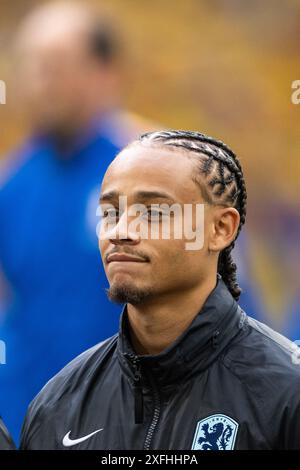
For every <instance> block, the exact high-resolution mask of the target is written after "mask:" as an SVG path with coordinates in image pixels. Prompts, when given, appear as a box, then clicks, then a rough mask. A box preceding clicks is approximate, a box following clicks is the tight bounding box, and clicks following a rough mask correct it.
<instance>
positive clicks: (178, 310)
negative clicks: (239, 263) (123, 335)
mask: <svg viewBox="0 0 300 470" xmlns="http://www.w3.org/2000/svg"><path fill="white" fill-rule="evenodd" d="M215 286H216V277H215V276H214V277H212V278H210V279H207V281H205V282H203V283H202V284H201V286H197V287H196V288H194V289H191V290H189V291H183V292H180V294H178V292H176V293H174V294H168V295H166V296H159V297H157V298H155V299H153V300H150V301H147V303H146V304H143V305H132V304H127V313H128V320H129V325H130V337H131V342H132V345H133V348H134V350H135V352H136V353H137V354H139V355H147V354H150V355H156V354H159V353H161V352H162V351H164V350H165V349H166V348H168V347H169V346H170V345H171V344H172V343H173V342H174V341H175V340H176V339H177V338H178V337H179V336H180V335H181V334H182V333H183V332H184V331H185V330H186V329H187V328H188V327H189V325H190V324H191V323H192V321H193V320H194V318H195V317H196V316H197V314H198V313H199V311H200V310H201V308H202V307H203V305H204V303H205V301H206V299H207V297H208V296H209V294H210V293H211V292H212V290H213V289H214V288H215Z"/></svg>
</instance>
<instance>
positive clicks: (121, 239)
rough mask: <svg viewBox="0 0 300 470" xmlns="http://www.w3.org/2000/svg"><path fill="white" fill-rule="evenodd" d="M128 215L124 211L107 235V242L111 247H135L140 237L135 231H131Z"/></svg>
mask: <svg viewBox="0 0 300 470" xmlns="http://www.w3.org/2000/svg"><path fill="white" fill-rule="evenodd" d="M128 219H129V217H128V213H127V211H124V212H123V214H122V215H121V217H120V218H119V220H118V223H117V224H115V226H114V227H113V228H112V230H111V231H110V232H109V234H108V238H109V241H110V242H111V243H112V244H113V245H137V244H139V242H140V240H141V237H140V235H139V234H138V233H137V231H136V230H134V229H133V226H132V224H130V220H128Z"/></svg>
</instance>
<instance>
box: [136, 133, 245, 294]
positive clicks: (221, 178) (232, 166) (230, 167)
mask: <svg viewBox="0 0 300 470" xmlns="http://www.w3.org/2000/svg"><path fill="white" fill-rule="evenodd" d="M139 142H140V143H141V142H142V143H148V144H150V145H151V144H158V145H163V146H170V147H172V148H176V147H178V148H182V149H184V150H185V151H187V152H188V153H189V154H190V156H192V157H193V158H194V157H195V154H198V155H197V157H199V158H197V169H198V170H199V174H198V175H196V176H195V177H194V178H193V179H194V181H195V182H196V183H198V184H199V183H200V182H199V176H200V177H202V179H203V178H204V179H205V182H206V185H205V187H203V184H201V183H200V184H201V190H202V193H203V197H204V199H205V200H206V202H208V203H209V204H216V205H223V206H225V207H234V208H235V209H237V211H238V212H239V214H240V223H239V227H238V230H237V233H236V236H235V239H234V240H233V241H232V242H231V244H230V245H229V246H228V247H226V248H224V249H223V250H222V251H221V253H220V255H219V259H218V267H217V270H218V273H219V274H220V275H221V276H222V279H223V281H224V282H225V284H226V285H227V287H228V289H229V291H230V292H231V294H232V296H233V297H234V299H235V300H238V299H239V297H240V294H241V292H242V290H241V288H240V287H239V285H238V282H237V277H236V271H237V267H236V264H235V263H234V262H233V259H232V254H231V251H232V250H233V248H234V245H235V241H236V239H237V237H238V236H239V233H240V231H241V228H242V226H243V224H244V223H245V219H246V202H247V191H246V184H245V180H244V176H243V171H242V167H241V164H240V162H239V160H238V158H237V156H236V155H235V154H234V153H233V151H232V150H231V149H230V148H229V147H227V145H225V144H224V143H223V142H221V141H220V140H216V139H214V138H213V137H209V136H207V135H205V134H201V133H200V132H193V131H181V130H180V131H177V130H167V131H158V132H148V133H146V134H142V135H141V136H140V138H139Z"/></svg>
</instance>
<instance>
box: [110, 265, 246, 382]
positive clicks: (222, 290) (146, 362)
mask: <svg viewBox="0 0 300 470" xmlns="http://www.w3.org/2000/svg"><path fill="white" fill-rule="evenodd" d="M245 319H246V315H245V313H244V312H243V311H242V309H241V308H240V307H239V306H238V304H237V303H236V301H235V300H234V299H233V297H232V295H231V293H230V292H229V290H228V288H227V286H226V285H225V283H224V281H223V280H222V278H221V276H220V275H219V274H218V277H217V284H216V287H215V288H214V290H213V291H212V292H211V293H210V295H209V296H208V298H207V300H206V302H205V304H204V305H203V307H202V309H201V310H200V311H199V313H198V315H197V316H196V317H195V318H194V320H193V322H192V323H191V325H190V326H189V327H188V329H187V330H185V331H184V332H183V334H181V335H180V336H179V338H177V340H176V341H175V342H174V343H172V344H171V346H169V347H168V348H167V349H165V350H164V351H163V352H162V353H160V354H157V355H154V356H151V355H147V356H138V355H137V354H136V353H135V351H134V350H133V348H132V345H131V342H130V339H129V338H130V337H129V323H128V316H127V308H126V306H125V307H124V309H123V312H122V315H121V319H120V329H119V335H118V347H117V354H118V358H119V362H120V366H121V368H122V369H123V371H124V372H125V374H126V375H127V376H128V377H129V378H130V379H131V380H132V381H133V383H134V381H138V380H139V379H141V380H143V377H145V376H147V375H148V374H151V376H152V377H153V379H155V381H156V383H158V385H159V386H161V387H164V386H168V385H170V386H171V385H172V384H173V385H174V384H176V383H178V382H179V381H180V382H181V381H182V380H188V379H189V378H191V377H192V376H193V375H195V374H198V373H200V372H201V371H203V370H205V369H206V368H207V367H209V365H210V364H211V363H213V362H214V361H215V360H216V358H217V357H218V356H219V355H220V354H221V352H222V351H223V350H224V348H225V347H226V346H227V345H228V344H229V343H230V341H231V340H232V338H233V337H234V336H235V335H236V334H237V333H238V332H239V331H240V330H241V328H242V327H243V325H244V322H245Z"/></svg>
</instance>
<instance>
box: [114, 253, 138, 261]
mask: <svg viewBox="0 0 300 470" xmlns="http://www.w3.org/2000/svg"><path fill="white" fill-rule="evenodd" d="M114 261H121V262H126V261H127V262H133V263H145V260H144V259H142V258H139V257H137V256H132V255H126V254H122V253H113V254H112V255H109V256H108V257H107V262H108V263H112V262H114Z"/></svg>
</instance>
